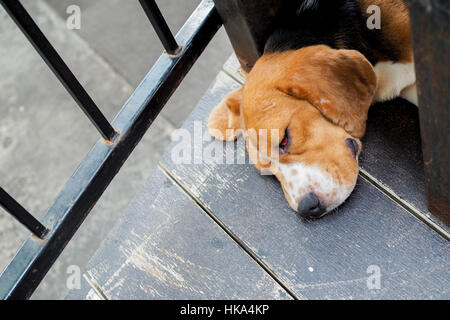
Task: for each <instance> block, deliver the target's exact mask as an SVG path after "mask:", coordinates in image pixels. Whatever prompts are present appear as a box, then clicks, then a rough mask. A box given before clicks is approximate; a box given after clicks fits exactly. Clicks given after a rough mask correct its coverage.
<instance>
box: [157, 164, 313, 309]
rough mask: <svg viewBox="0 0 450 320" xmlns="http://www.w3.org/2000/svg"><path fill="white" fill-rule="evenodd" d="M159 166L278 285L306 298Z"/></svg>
mask: <svg viewBox="0 0 450 320" xmlns="http://www.w3.org/2000/svg"><path fill="white" fill-rule="evenodd" d="M158 168H159V169H161V171H162V172H163V173H164V174H165V175H166V176H167V177H168V178H169V179H170V180H171V181H172V182H173V183H175V184H176V185H177V186H178V187H179V188H181V189H182V190H183V191H184V192H185V193H186V194H187V195H188V196H189V198H191V199H192V201H194V203H195V204H197V205H198V206H199V208H200V209H201V210H202V211H203V212H205V213H206V214H207V215H208V216H209V217H210V218H211V219H212V220H213V221H214V222H215V223H216V224H217V225H218V226H219V227H220V228H221V229H222V230H223V231H224V232H225V233H226V234H227V235H228V236H229V237H230V238H231V239H232V240H233V241H234V242H235V243H236V244H237V245H238V246H239V247H240V248H241V249H242V250H243V251H244V252H245V253H247V254H248V256H249V257H250V258H251V259H253V260H254V261H255V262H256V263H257V264H258V265H259V266H260V267H261V268H262V269H263V270H264V271H265V272H266V273H267V274H268V275H269V276H270V277H271V278H272V279H273V280H274V281H275V282H276V283H278V285H280V286H281V287H282V288H283V289H284V290H285V291H286V292H287V293H288V294H289V295H290V296H291V297H292V298H293V299H294V300H306V298H305V297H303V296H301V295H300V294H297V293H294V292H293V291H292V290H291V289H289V288H288V287H287V285H285V284H284V283H283V281H282V280H281V279H280V278H279V277H278V276H277V274H276V273H275V272H274V271H272V270H271V269H270V267H269V266H268V265H267V264H266V263H265V262H264V261H262V260H261V259H260V258H259V257H258V256H257V255H256V254H255V253H254V252H253V251H252V250H251V249H250V248H249V247H248V246H247V245H246V244H245V243H244V242H243V241H242V240H241V239H240V238H239V237H238V236H237V235H235V234H234V233H233V232H232V231H231V230H230V229H229V228H228V227H227V226H226V225H225V224H224V223H223V222H222V221H221V220H220V219H219V218H218V217H216V216H215V215H214V213H213V212H211V210H209V209H208V208H207V207H206V206H205V204H204V203H203V202H202V201H201V200H200V199H198V198H197V197H196V196H195V195H194V194H193V193H192V192H191V191H190V190H189V188H187V186H185V185H184V183H182V182H181V181H180V180H179V179H177V177H175V176H174V175H173V174H172V173H171V172H170V170H169V169H168V168H167V167H166V166H165V165H164V164H163V163H162V162H159V163H158Z"/></svg>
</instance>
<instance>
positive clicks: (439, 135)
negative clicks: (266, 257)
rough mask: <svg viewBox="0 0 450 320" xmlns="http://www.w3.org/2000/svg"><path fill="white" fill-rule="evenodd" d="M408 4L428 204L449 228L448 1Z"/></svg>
mask: <svg viewBox="0 0 450 320" xmlns="http://www.w3.org/2000/svg"><path fill="white" fill-rule="evenodd" d="M409 2H410V9H411V10H410V12H411V30H412V38H413V45H414V57H415V66H416V75H417V87H418V95H419V105H420V108H419V113H420V128H421V133H422V141H423V154H424V163H425V172H426V177H427V189H428V204H429V209H430V211H431V212H432V213H434V214H435V215H437V216H439V217H440V219H442V221H444V222H445V223H446V224H447V225H448V226H450V148H449V144H450V130H449V129H450V96H449V94H448V88H449V86H450V68H449V64H450V2H449V1H448V0H429V1H418V0H410V1H409Z"/></svg>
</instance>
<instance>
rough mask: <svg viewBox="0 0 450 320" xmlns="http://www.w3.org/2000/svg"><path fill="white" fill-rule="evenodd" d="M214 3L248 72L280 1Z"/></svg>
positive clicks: (258, 55) (217, 0)
mask: <svg viewBox="0 0 450 320" xmlns="http://www.w3.org/2000/svg"><path fill="white" fill-rule="evenodd" d="M284 2H285V3H286V2H289V1H284ZM214 3H215V5H216V8H217V11H218V12H219V14H220V16H221V18H222V21H223V25H224V26H225V30H226V31H227V34H228V37H229V38H230V41H231V44H232V45H233V49H234V51H235V53H236V56H237V57H238V59H239V62H240V64H241V66H242V68H243V69H244V70H245V71H247V72H248V71H250V69H251V68H252V67H253V65H254V63H255V62H256V60H257V59H258V58H259V57H260V55H261V54H262V53H263V49H264V45H265V43H266V40H267V38H268V36H269V35H270V32H271V30H272V27H273V25H274V22H275V19H276V16H277V13H278V12H279V10H280V9H281V5H282V4H283V0H214Z"/></svg>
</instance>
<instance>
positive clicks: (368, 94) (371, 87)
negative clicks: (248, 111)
mask: <svg viewBox="0 0 450 320" xmlns="http://www.w3.org/2000/svg"><path fill="white" fill-rule="evenodd" d="M294 54H295V56H294V57H292V60H291V65H292V68H291V69H290V71H291V73H290V74H289V75H288V77H285V78H284V80H282V81H281V83H280V85H279V88H278V89H280V90H281V91H283V92H285V93H287V94H289V95H291V96H294V97H296V98H299V99H305V100H308V101H309V102H310V103H311V104H313V105H314V106H315V107H316V108H317V109H319V111H320V112H321V113H322V115H323V116H324V117H325V118H327V119H328V120H330V121H331V122H333V123H335V124H337V125H339V126H341V127H342V128H344V129H345V130H346V131H347V132H348V133H349V134H351V135H352V136H354V137H356V138H361V137H362V136H364V133H365V131H366V120H367V112H368V111H369V107H370V105H371V103H372V99H373V96H374V95H375V91H376V88H377V76H376V74H375V71H374V70H373V67H372V65H371V64H370V62H369V61H368V60H367V59H366V58H365V57H364V56H363V55H362V54H361V53H360V52H358V51H356V50H344V49H340V50H336V49H331V48H330V47H327V46H324V45H319V46H311V47H307V48H304V49H300V50H297V51H296V52H295V53H294Z"/></svg>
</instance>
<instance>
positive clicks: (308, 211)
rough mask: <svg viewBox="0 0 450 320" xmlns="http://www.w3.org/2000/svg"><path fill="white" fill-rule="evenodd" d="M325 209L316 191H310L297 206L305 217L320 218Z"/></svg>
mask: <svg viewBox="0 0 450 320" xmlns="http://www.w3.org/2000/svg"><path fill="white" fill-rule="evenodd" d="M325 210H326V208H325V207H323V206H322V204H321V203H320V200H319V198H317V196H316V195H315V193H314V192H310V193H309V194H308V195H307V196H306V197H305V198H304V199H303V201H301V202H300V203H299V205H298V208H297V212H298V213H299V214H300V215H301V216H302V217H304V218H319V217H320V216H321V215H322V214H323V213H325Z"/></svg>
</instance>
